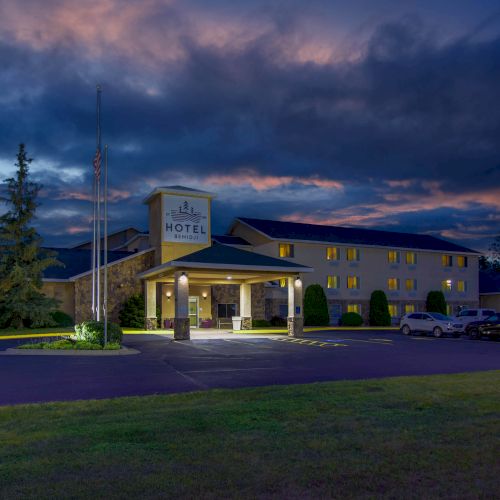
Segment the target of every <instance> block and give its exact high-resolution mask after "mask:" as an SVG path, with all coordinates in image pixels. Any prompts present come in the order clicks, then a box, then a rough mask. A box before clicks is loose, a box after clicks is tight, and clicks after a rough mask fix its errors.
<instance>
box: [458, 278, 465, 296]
mask: <svg viewBox="0 0 500 500" xmlns="http://www.w3.org/2000/svg"><path fill="white" fill-rule="evenodd" d="M466 291H467V282H466V281H464V280H458V281H457V292H462V293H464V292H466Z"/></svg>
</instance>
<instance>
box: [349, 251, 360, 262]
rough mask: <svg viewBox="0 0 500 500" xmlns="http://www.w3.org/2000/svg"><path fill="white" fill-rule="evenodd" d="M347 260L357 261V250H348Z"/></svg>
mask: <svg viewBox="0 0 500 500" xmlns="http://www.w3.org/2000/svg"><path fill="white" fill-rule="evenodd" d="M347 260H359V248H348V249H347Z"/></svg>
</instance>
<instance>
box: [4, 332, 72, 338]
mask: <svg viewBox="0 0 500 500" xmlns="http://www.w3.org/2000/svg"><path fill="white" fill-rule="evenodd" d="M73 333H74V332H54V333H25V334H17V335H0V340H12V339H32V338H43V337H67V336H69V335H73Z"/></svg>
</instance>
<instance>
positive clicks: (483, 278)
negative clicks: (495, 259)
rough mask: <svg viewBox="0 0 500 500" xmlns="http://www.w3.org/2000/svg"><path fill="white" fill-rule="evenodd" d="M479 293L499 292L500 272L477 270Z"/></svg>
mask: <svg viewBox="0 0 500 500" xmlns="http://www.w3.org/2000/svg"><path fill="white" fill-rule="evenodd" d="M479 293H480V294H481V293H498V294H500V273H487V272H485V271H479Z"/></svg>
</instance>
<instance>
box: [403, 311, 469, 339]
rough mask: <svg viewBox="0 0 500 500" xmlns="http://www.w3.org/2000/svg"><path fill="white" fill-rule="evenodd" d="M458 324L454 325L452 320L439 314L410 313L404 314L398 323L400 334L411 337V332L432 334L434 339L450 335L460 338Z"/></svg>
mask: <svg viewBox="0 0 500 500" xmlns="http://www.w3.org/2000/svg"><path fill="white" fill-rule="evenodd" d="M460 326H461V325H459V324H454V322H453V319H452V318H450V317H449V316H445V315H444V314H441V313H434V312H431V313H427V312H421V313H411V314H405V315H404V316H403V317H402V318H401V321H400V323H399V328H400V329H401V332H402V333H404V334H405V335H411V334H412V333H413V332H422V333H426V334H427V333H432V334H433V335H434V337H442V336H443V335H444V334H451V335H453V336H454V337H459V336H460V331H459V329H460Z"/></svg>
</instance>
